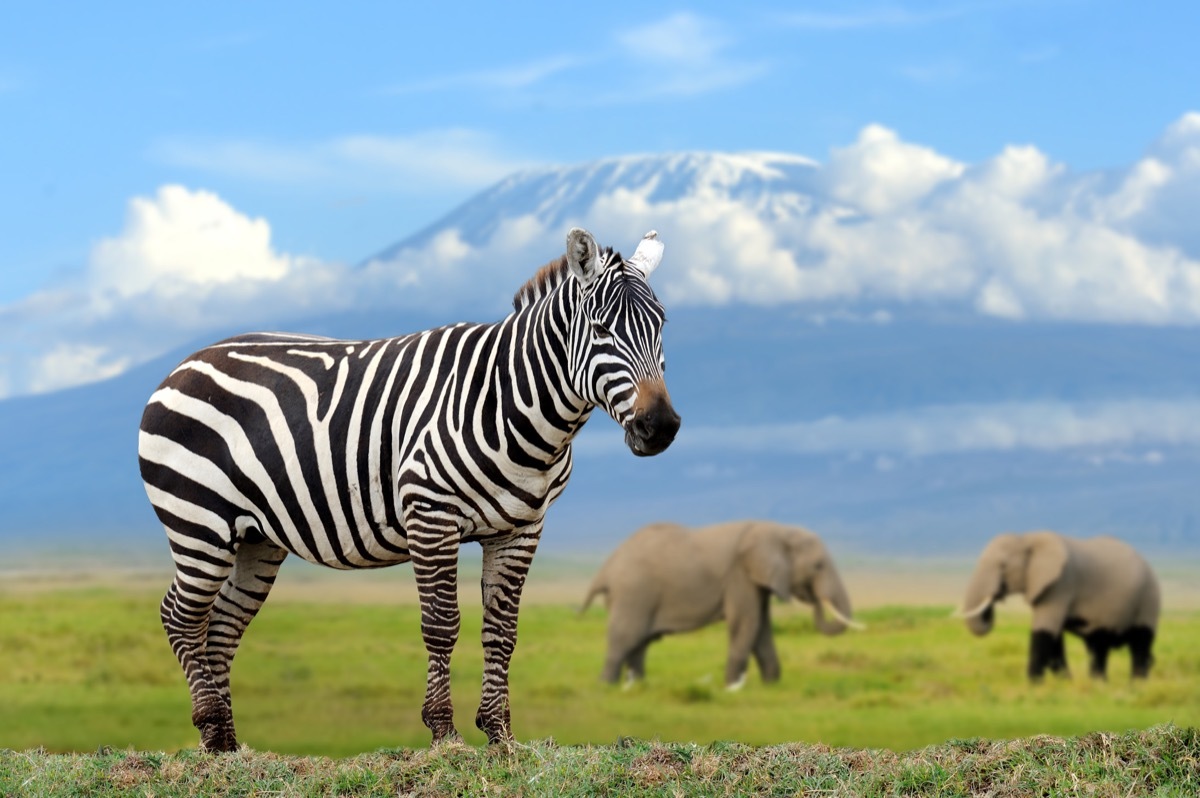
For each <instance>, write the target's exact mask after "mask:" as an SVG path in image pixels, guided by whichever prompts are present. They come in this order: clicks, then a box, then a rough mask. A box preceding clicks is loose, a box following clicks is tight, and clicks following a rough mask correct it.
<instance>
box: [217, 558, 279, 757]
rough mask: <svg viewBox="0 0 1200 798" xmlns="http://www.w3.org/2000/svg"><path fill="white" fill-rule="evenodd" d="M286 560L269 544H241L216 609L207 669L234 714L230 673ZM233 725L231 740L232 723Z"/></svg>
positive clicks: (218, 597)
mask: <svg viewBox="0 0 1200 798" xmlns="http://www.w3.org/2000/svg"><path fill="white" fill-rule="evenodd" d="M286 557H287V550H286V549H281V548H279V547H278V546H276V545H275V544H273V543H270V542H268V541H266V540H262V541H258V542H253V543H242V544H241V545H240V546H239V547H238V551H237V559H236V560H235V562H234V566H233V573H231V574H230V575H229V578H228V579H227V580H225V584H224V585H222V586H221V592H220V593H219V594H218V596H217V600H216V603H215V604H214V605H213V608H212V615H211V617H210V620H209V622H208V636H207V643H208V646H207V652H208V667H209V669H210V670H211V671H212V675H213V681H214V682H215V683H216V685H217V689H218V691H220V694H221V697H222V698H223V699H224V700H225V704H226V705H228V706H229V707H230V710H231V711H232V708H233V701H232V698H231V697H230V694H229V671H230V668H231V667H232V666H233V657H234V655H235V654H236V653H237V648H238V644H239V643H241V641H242V635H243V634H244V633H245V631H246V627H247V626H249V625H250V622H251V621H253V620H254V616H255V615H257V614H258V611H259V609H260V608H261V607H262V605H263V602H265V601H266V600H267V594H268V593H270V592H271V586H272V585H274V584H275V575H276V574H277V573H278V572H279V566H280V565H282V564H283V561H284V558H286ZM230 724H231V725H230V730H229V734H230V738H231V739H232V738H233V735H234V731H233V726H232V720H231V721H230Z"/></svg>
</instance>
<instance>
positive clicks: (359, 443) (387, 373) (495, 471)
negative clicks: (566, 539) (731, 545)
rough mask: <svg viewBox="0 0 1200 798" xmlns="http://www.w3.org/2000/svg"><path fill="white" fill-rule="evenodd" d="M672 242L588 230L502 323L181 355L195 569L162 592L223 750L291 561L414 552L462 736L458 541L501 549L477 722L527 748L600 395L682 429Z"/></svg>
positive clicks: (220, 346) (491, 589)
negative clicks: (522, 704) (536, 560)
mask: <svg viewBox="0 0 1200 798" xmlns="http://www.w3.org/2000/svg"><path fill="white" fill-rule="evenodd" d="M661 253H662V245H661V244H660V243H659V242H658V241H657V240H656V238H655V236H654V234H648V235H647V238H645V239H643V242H642V244H641V245H640V246H639V248H638V251H637V252H636V253H635V254H634V256H633V257H632V258H630V259H629V260H628V261H625V260H623V259H622V258H621V257H620V255H618V254H614V253H613V252H612V251H611V250H603V251H602V250H600V249H599V248H598V247H597V246H596V243H595V241H594V240H593V239H592V237H591V235H590V234H589V233H587V232H586V231H583V230H579V229H575V230H572V231H571V233H570V234H569V235H568V237H567V254H566V255H564V256H563V257H562V258H560V259H559V260H557V261H553V262H551V263H550V264H547V266H546V267H544V268H543V269H542V270H541V271H540V272H539V273H538V274H537V275H536V276H535V277H534V278H533V279H531V280H530V281H529V283H528V284H526V286H524V287H523V288H522V289H521V291H520V292H518V294H517V297H516V299H515V300H514V306H515V310H514V312H513V313H512V314H510V315H509V316H508V317H507V318H505V319H504V320H502V321H500V322H497V323H494V324H455V325H451V326H447V327H440V328H437V329H433V330H427V331H424V332H419V333H414V334H412V335H406V336H401V337H397V338H386V339H379V340H363V341H342V340H333V339H328V338H317V337H313V336H304V335H288V334H279V333H257V334H251V335H243V336H238V337H236V338H230V339H228V340H225V341H222V342H220V343H217V344H214V345H213V346H210V347H207V348H205V349H202V350H200V351H199V352H197V353H195V354H194V355H192V356H191V357H189V358H188V359H186V360H185V361H184V362H183V363H181V364H180V365H179V366H178V367H177V368H176V369H175V370H174V371H173V372H172V373H171V374H170V375H169V376H168V377H167V379H166V380H165V381H164V382H163V383H162V385H161V386H160V387H159V388H158V390H157V391H156V392H155V393H154V394H153V396H151V397H150V401H149V403H148V404H147V406H146V410H145V413H144V415H143V417H142V424H141V434H140V438H139V446H138V453H139V457H140V462H141V471H142V477H143V479H144V481H145V485H146V491H147V494H148V495H149V498H150V501H151V503H152V504H153V506H154V509H155V511H156V513H157V514H158V516H159V518H160V520H161V521H162V523H163V525H164V527H165V528H166V532H167V537H168V540H169V543H170V546H171V552H172V555H173V557H174V560H175V563H176V576H175V580H174V581H173V583H172V584H171V586H170V588H169V589H168V591H167V594H166V597H165V598H164V599H163V602H162V608H161V612H162V621H163V626H164V628H165V629H166V632H167V636H168V639H169V641H170V643H171V646H172V648H173V650H174V651H175V654H176V656H177V657H178V658H179V661H180V664H181V665H182V667H183V669H184V672H185V674H186V676H187V680H188V686H189V689H190V691H191V696H192V708H193V712H192V720H193V723H195V725H196V726H197V728H198V729H199V730H200V732H201V745H202V746H203V747H204V748H206V749H209V750H232V749H233V748H235V747H236V745H237V743H236V737H235V734H234V726H233V717H232V711H231V706H232V703H231V698H230V692H229V670H230V665H231V663H232V661H233V657H234V654H235V652H236V649H237V646H238V643H239V642H240V640H241V637H242V634H243V632H244V631H245V629H246V627H247V626H248V625H249V623H250V621H251V620H252V619H253V618H254V616H255V614H256V613H257V612H258V610H259V608H260V607H261V606H262V604H263V602H264V601H265V600H266V598H267V594H268V593H269V591H270V589H271V585H272V584H273V582H274V580H275V576H276V573H277V571H278V569H279V567H280V565H281V563H282V562H283V560H284V558H285V557H286V556H287V554H288V553H289V552H291V553H294V554H297V555H299V556H301V557H303V558H304V559H306V560H309V561H310V562H314V563H319V564H322V565H328V566H331V567H334V568H344V569H350V568H374V567H380V566H386V565H392V564H395V563H400V562H405V561H411V562H412V563H413V571H414V574H415V576H416V582H417V588H418V593H419V597H420V601H421V607H422V635H423V637H424V640H425V645H426V648H427V650H428V653H429V674H428V682H427V686H426V696H425V703H424V707H423V710H422V717H423V719H424V721H425V723H426V725H428V726H429V728H430V729H431V731H432V733H433V739H434V740H435V741H438V740H442V739H445V738H448V737H454V736H457V732H456V730H455V728H454V724H453V713H452V707H451V703H450V690H449V683H450V670H449V663H450V653H451V651H452V650H453V647H454V644H455V642H456V640H457V636H458V630H459V609H458V600H457V563H458V548H459V545H460V544H461V543H463V542H468V541H478V542H479V543H480V544H481V545H482V547H483V552H484V557H483V579H482V590H483V605H484V631H483V646H484V657H485V667H484V676H483V689H482V696H481V701H480V707H479V712H478V714H477V716H476V724H477V725H478V726H479V727H480V728H481V729H483V730H484V731H485V732H486V733H487V735H488V739H489V740H490V741H493V742H495V741H501V740H507V739H511V726H510V720H509V708H508V703H509V702H508V666H509V661H510V658H511V656H512V652H513V648H514V646H515V643H516V623H517V608H518V605H519V602H520V596H521V589H522V586H523V584H524V581H525V576H526V573H527V572H528V569H529V565H530V563H531V561H532V559H533V555H534V551H535V550H536V548H537V543H538V539H539V537H540V535H541V531H542V524H543V518H544V516H545V513H546V510H547V508H548V507H549V506H550V504H551V503H552V502H553V501H554V500H555V499H556V498H557V497H558V496H559V494H561V492H562V490H563V489H564V488H565V487H566V484H567V480H568V478H569V477H570V474H571V462H572V460H571V440H572V438H573V437H574V436H575V434H576V433H577V432H578V431H579V429H580V427H581V426H582V425H583V423H584V422H585V421H587V419H588V416H589V414H590V413H591V410H592V408H593V407H595V406H597V405H598V406H600V407H602V408H603V409H604V410H605V411H607V412H608V413H609V414H610V415H612V417H613V418H614V419H616V420H617V422H618V423H620V424H621V425H622V427H624V429H625V437H626V442H627V443H628V445H629V447H630V449H631V450H632V451H633V452H634V453H636V454H642V455H645V454H656V453H658V452H660V451H662V450H663V449H665V448H666V447H667V446H668V445H669V444H670V442H671V440H672V439H673V438H674V435H675V432H676V430H677V429H678V427H679V417H678V416H677V415H676V414H675V412H674V410H673V409H672V407H671V404H670V399H669V396H668V395H667V393H666V389H665V386H664V384H663V380H662V372H663V356H662V326H663V323H664V321H665V318H664V315H663V310H662V306H661V305H660V304H659V302H658V300H657V299H656V298H655V296H654V293H653V291H652V290H651V289H650V287H649V284H648V282H647V277H648V276H649V273H650V272H651V271H652V270H653V268H654V267H655V266H656V265H657V263H658V261H659V259H660V258H661Z"/></svg>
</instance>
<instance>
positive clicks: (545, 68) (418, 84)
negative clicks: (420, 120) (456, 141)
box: [383, 55, 587, 94]
mask: <svg viewBox="0 0 1200 798" xmlns="http://www.w3.org/2000/svg"><path fill="white" fill-rule="evenodd" d="M586 63H587V62H586V61H584V60H582V59H580V58H578V57H576V56H568V55H556V56H551V57H549V58H542V59H538V60H536V61H529V62H526V63H523V64H515V65H509V66H495V67H490V68H488V69H482V70H478V71H473V72H460V73H457V74H453V75H437V76H433V77H428V78H423V79H418V80H411V81H406V82H404V83H397V84H394V85H392V86H388V87H386V88H385V89H383V92H384V93H385V94H422V93H427V92H435V91H445V90H447V89H485V90H487V89H506V90H515V89H525V88H529V87H532V86H536V85H537V84H539V83H542V82H543V81H545V80H548V79H549V78H552V77H553V76H555V75H558V74H559V73H562V72H566V71H568V70H571V69H575V68H578V67H580V66H583V65H585V64H586Z"/></svg>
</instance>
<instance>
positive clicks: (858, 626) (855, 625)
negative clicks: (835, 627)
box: [821, 598, 867, 632]
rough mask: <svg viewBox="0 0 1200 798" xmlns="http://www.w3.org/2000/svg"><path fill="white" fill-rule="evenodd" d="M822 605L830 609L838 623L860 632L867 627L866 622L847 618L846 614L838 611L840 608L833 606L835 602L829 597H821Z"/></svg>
mask: <svg viewBox="0 0 1200 798" xmlns="http://www.w3.org/2000/svg"><path fill="white" fill-rule="evenodd" d="M821 606H822V607H824V608H825V609H826V610H828V612H829V614H830V615H832V616H833V617H834V618H836V619H837V620H838V623H840V624H842V626H845V627H847V628H850V629H854V630H856V631H859V632H861V631H862V630H863V629H866V628H867V625H866V624H865V623H860V622H859V621H856V620H853V619H852V618H847V617H846V616H845V615H842V614H841V613H840V612H838V608H837V607H835V606H833V602H831V601H830V600H829V599H824V598H823V599H821Z"/></svg>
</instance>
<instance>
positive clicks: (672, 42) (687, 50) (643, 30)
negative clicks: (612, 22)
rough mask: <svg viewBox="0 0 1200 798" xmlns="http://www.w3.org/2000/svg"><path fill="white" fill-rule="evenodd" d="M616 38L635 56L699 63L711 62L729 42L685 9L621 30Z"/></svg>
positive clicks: (704, 64)
mask: <svg viewBox="0 0 1200 798" xmlns="http://www.w3.org/2000/svg"><path fill="white" fill-rule="evenodd" d="M617 41H619V42H620V43H621V46H622V47H624V48H625V51H626V53H627V54H628V55H631V56H633V57H635V58H640V59H644V60H646V61H653V62H658V63H663V64H690V65H699V66H706V65H708V64H710V63H712V61H713V60H714V59H716V58H717V57H718V56H719V55H720V53H721V51H722V50H724V49H725V48H726V47H727V46H728V44H729V39H728V37H727V35H726V34H724V33H723V32H722V31H721V28H720V27H719V26H717V25H716V24H715V23H713V22H710V21H708V20H706V19H704V18H702V17H698V16H696V15H695V14H691V13H688V12H686V11H683V12H679V13H676V14H673V15H671V16H669V17H666V18H664V19H661V20H658V21H657V22H650V23H647V24H645V25H642V26H640V27H637V28H632V29H630V30H628V31H625V32H623V33H620V34H618V36H617Z"/></svg>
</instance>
